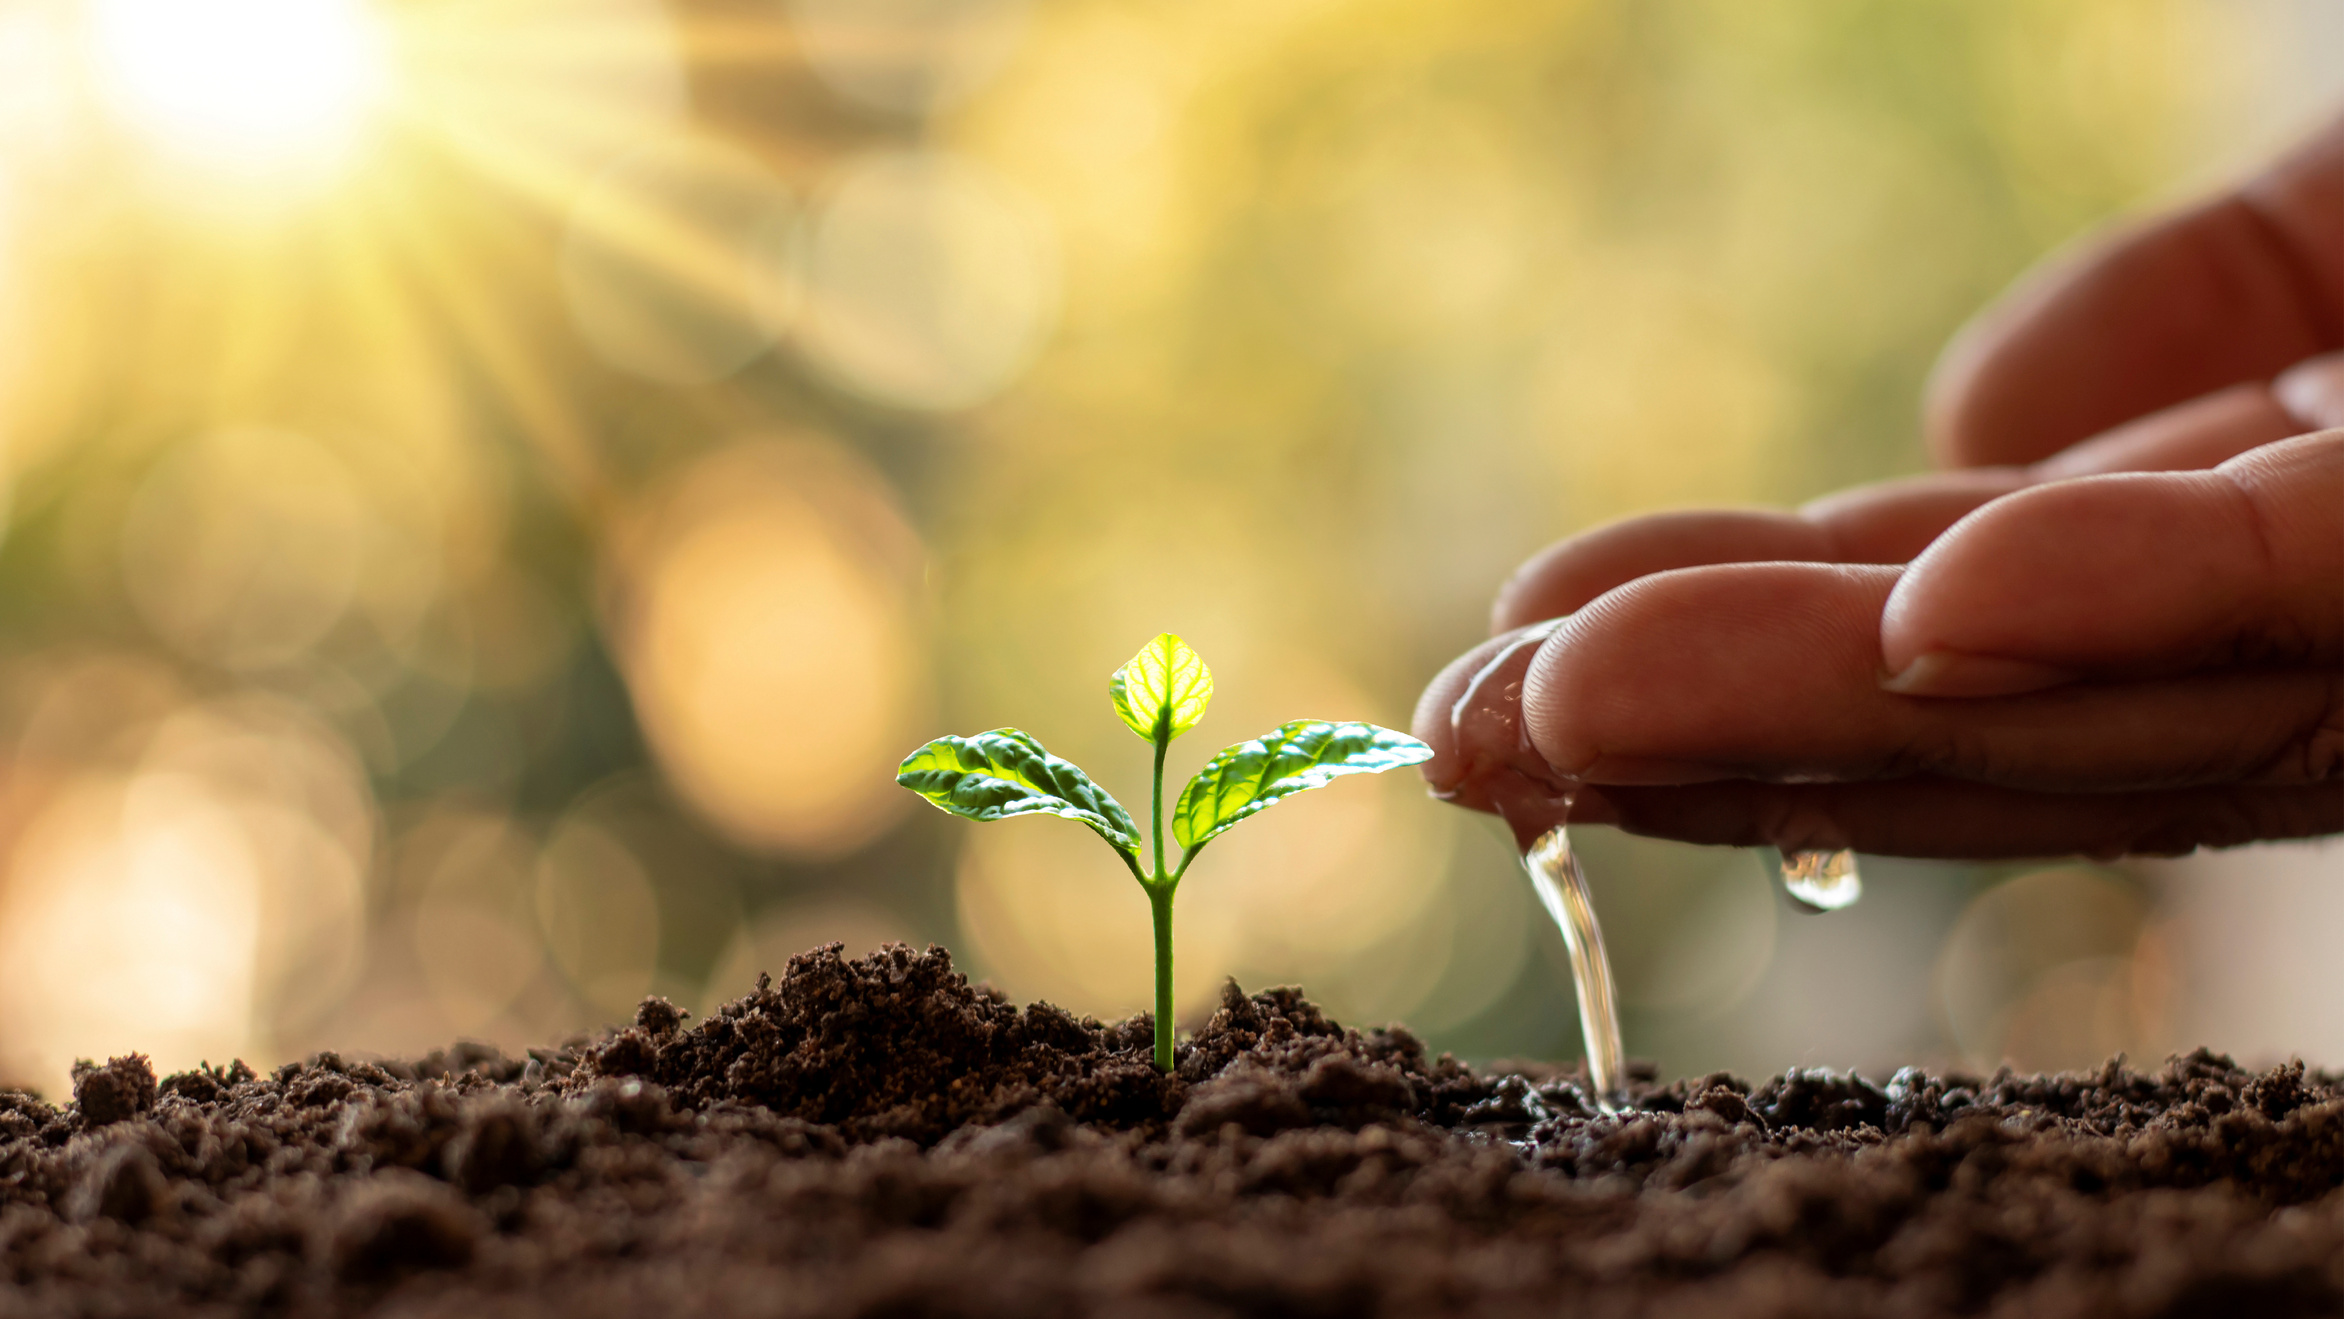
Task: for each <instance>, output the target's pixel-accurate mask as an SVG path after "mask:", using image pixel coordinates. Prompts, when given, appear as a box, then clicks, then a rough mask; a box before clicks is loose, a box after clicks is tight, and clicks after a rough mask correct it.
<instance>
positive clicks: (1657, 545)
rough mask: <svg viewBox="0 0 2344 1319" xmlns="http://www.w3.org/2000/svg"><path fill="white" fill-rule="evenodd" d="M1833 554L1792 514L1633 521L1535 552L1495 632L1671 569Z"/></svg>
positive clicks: (1501, 595) (1501, 609)
mask: <svg viewBox="0 0 2344 1319" xmlns="http://www.w3.org/2000/svg"><path fill="white" fill-rule="evenodd" d="M1830 557H1831V545H1830V541H1829V539H1828V537H1827V536H1826V535H1825V534H1824V533H1823V531H1822V530H1821V529H1819V528H1818V527H1817V526H1816V525H1815V524H1814V523H1812V522H1808V521H1805V520H1803V519H1801V518H1798V517H1794V516H1792V515H1791V514H1788V513H1779V512H1774V511H1772V510H1765V509H1698V510H1691V511H1686V512H1679V513H1655V514H1647V515H1645V516H1643V517H1634V518H1626V519H1623V520H1621V521H1618V522H1613V523H1609V524H1607V525H1605V526H1601V527H1597V528H1595V529H1594V530H1592V531H1586V532H1582V533H1580V534H1579V535H1576V536H1572V537H1570V538H1569V539H1567V540H1561V541H1557V542H1555V543H1554V544H1552V545H1549V546H1547V547H1546V548H1545V549H1543V550H1541V551H1539V552H1538V553H1537V554H1534V555H1532V556H1531V557H1530V558H1529V559H1528V560H1526V561H1525V562H1524V563H1523V564H1522V566H1521V567H1520V568H1517V569H1515V570H1514V575H1513V576H1512V577H1510V578H1508V579H1507V580H1506V584H1505V585H1504V586H1502V587H1499V588H1498V598H1497V602H1496V604H1494V605H1493V606H1492V607H1491V609H1490V630H1491V631H1493V632H1510V631H1512V630H1513V629H1515V628H1519V627H1527V626H1529V625H1530V624H1532V623H1536V622H1539V621H1540V620H1542V619H1549V618H1560V617H1562V616H1563V615H1564V614H1567V613H1570V612H1571V611H1572V610H1574V609H1577V608H1578V607H1580V606H1581V605H1584V604H1586V603H1587V602H1588V601H1590V600H1593V599H1594V598H1595V597H1597V596H1599V595H1602V594H1603V593H1604V592H1606V591H1608V590H1610V589H1612V588H1613V587H1615V586H1618V585H1620V584H1621V583H1622V582H1630V581H1634V580H1635V579H1636V578H1638V577H1643V576H1645V575H1647V574H1650V573H1656V572H1666V571H1668V570H1669V569H1671V568H1688V567H1693V566H1696V565H1699V564H1706V563H1754V562H1762V561H1765V560H1769V559H1828V558H1830Z"/></svg>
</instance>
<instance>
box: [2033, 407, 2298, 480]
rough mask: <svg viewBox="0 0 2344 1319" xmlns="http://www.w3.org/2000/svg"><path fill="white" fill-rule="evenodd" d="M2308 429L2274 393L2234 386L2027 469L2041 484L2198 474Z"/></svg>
mask: <svg viewBox="0 0 2344 1319" xmlns="http://www.w3.org/2000/svg"><path fill="white" fill-rule="evenodd" d="M2307 429H2316V428H2314V427H2307V426H2306V425H2305V423H2304V422H2302V421H2301V420H2299V419H2298V418H2296V417H2295V416H2293V415H2292V414H2291V413H2290V412H2289V411H2288V410H2287V409H2286V408H2283V407H2281V406H2280V405H2279V400H2278V398H2277V397H2275V395H2274V393H2273V391H2272V390H2270V389H2267V388H2265V387H2264V386H2262V385H2259V384H2254V385H2232V386H2231V387H2230V388H2228V389H2220V390H2216V391H2214V392H2213V393H2211V394H2208V395H2206V396H2204V397H2203V398H2194V399H2191V400H2189V401H2188V402H2186V403H2177V404H2175V405H2174V406H2172V407H2169V408H2166V409H2165V410H2163V411H2161V412H2152V413H2150V414H2149V415H2148V416H2145V417H2141V418H2138V419H2136V420H2133V421H2129V422H2126V423H2125V424H2124V425H2122V426H2119V427H2117V428H2116V429H2114V430H2112V431H2109V432H2107V433H2106V434H2104V435H2095V436H2093V437H2092V438H2091V439H2088V440H2085V441H2084V442H2082V443H2081V444H2077V445H2075V446H2073V447H2071V448H2067V449H2063V450H2061V451H2060V452H2058V453H2055V454H2053V455H2051V456H2050V457H2048V458H2045V459H2044V460H2043V461H2041V462H2039V463H2036V464H2035V465H2034V466H2033V467H2031V468H2029V469H2027V470H2028V472H2029V474H2030V475H2032V476H2033V477H2034V478H2035V480H2037V481H2060V480H2065V479H2067V478H2069V477H2075V476H2100V475H2105V474H2107V473H2109V472H2188V471H2196V470H2199V469H2202V468H2207V467H2218V466H2220V465H2221V464H2223V463H2226V462H2228V461H2230V460H2231V459H2232V458H2235V457H2237V456H2238V455H2240V454H2242V453H2245V452H2246V451H2247V450H2249V449H2253V448H2255V447H2257V446H2259V445H2264V444H2271V443H2275V442H2276V441H2279V440H2284V439H2286V438H2288V437H2289V436H2294V435H2301V434H2303V433H2304V431H2305V430H2307ZM1990 470H1997V471H1998V470H2002V469H1999V468H1996V469H1990Z"/></svg>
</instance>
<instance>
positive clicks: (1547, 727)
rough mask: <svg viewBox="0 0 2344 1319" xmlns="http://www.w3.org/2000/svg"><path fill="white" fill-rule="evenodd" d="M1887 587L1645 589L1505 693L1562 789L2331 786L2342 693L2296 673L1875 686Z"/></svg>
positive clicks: (1742, 568) (2319, 674)
mask: <svg viewBox="0 0 2344 1319" xmlns="http://www.w3.org/2000/svg"><path fill="white" fill-rule="evenodd" d="M1902 573H1903V570H1901V569H1897V568H1893V567H1870V566H1851V565H1819V564H1796V563H1761V564H1728V565H1721V566H1718V567H1712V568H1695V569H1685V570H1680V571H1677V572H1671V573H1662V574H1659V575H1657V576H1652V577H1646V578H1642V579H1640V580H1638V581H1636V582H1632V583H1630V584H1629V585H1627V586H1624V587H1621V588H1620V589H1618V590H1616V591H1613V592H1611V593H1609V594H1607V595H1605V596H1604V597H1602V598H1601V599H1599V600H1597V601H1596V602H1595V603H1593V604H1591V605H1589V606H1588V607H1586V608H1584V609H1582V610H1580V611H1579V612H1578V613H1576V614H1574V615H1572V616H1571V617H1570V618H1569V619H1567V620H1564V621H1563V622H1562V623H1561V624H1560V626H1558V627H1557V629H1556V631H1555V634H1554V635H1553V636H1552V637H1551V638H1549V639H1548V640H1547V641H1546V643H1545V644H1544V645H1543V646H1542V647H1541V648H1540V649H1539V651H1538V653H1537V657H1536V658H1535V659H1534V660H1533V661H1532V663H1531V665H1530V669H1529V672H1528V674H1527V675H1526V677H1525V680H1524V683H1523V689H1522V706H1523V722H1524V726H1525V727H1526V728H1527V729H1528V732H1529V737H1530V741H1531V743H1532V745H1533V746H1534V747H1535V748H1536V749H1537V751H1538V753H1539V755H1540V756H1541V757H1542V758H1543V759H1544V761H1545V762H1546V763H1547V764H1548V765H1549V766H1551V767H1552V771H1553V773H1554V774H1555V775H1556V776H1558V777H1559V778H1560V779H1562V780H1565V781H1578V782H1584V783H1590V784H1597V785H1610V784H1678V783H1694V782H1705V781H1713V780H1718V779H1729V778H1753V779H1761V780H1768V781H1776V782H1788V781H1800V780H1807V781H1852V780H1861V779H1873V778H1899V777H1908V776H1913V775H1920V774H1934V775H1941V776H1945V777H1950V778H1960V779H1968V780H1972V781H1977V782H1988V783H1999V784H2002V785H2004V786H2007V787H2016V788H2025V789H2030V790H2035V791H2076V792H2105V791H2117V790H2149V789H2160V788H2172V787H2186V786H2191V785H2195V784H2204V783H2218V782H2227V781H2236V780H2254V781H2261V780H2269V781H2273V782H2290V781H2305V780H2307V779H2317V778H2320V777H2322V776H2326V775H2333V774H2335V773H2337V772H2338V766H2337V765H2336V764H2335V763H2334V762H2335V760H2336V758H2337V755H2338V752H2339V747H2338V738H2339V734H2338V732H2337V731H2336V730H2337V729H2338V728H2339V727H2344V714H2340V713H2339V711H2338V710H2337V702H2338V700H2339V688H2340V687H2344V676H2340V675H2338V674H2336V673H2334V672H2328V671H2318V670H2305V671H2288V672H2278V673H2244V672H2242V673H2231V674H2214V675H2205V676H2195V677H2190V678H2181V679H2160V680H2153V681H2143V682H2132V683H2109V684H2100V683H2081V684H2076V685H2072V686H2068V687H2063V688H2058V689H2055V690H2051V691H2046V692H2040V693H2036V694H2033V695H2027V696H2015V697H1997V698H1985V699H1979V700H1971V701H1944V700H1933V699H1923V698H1915V697H1910V696H1904V695H1900V694H1897V693H1894V692H1890V691H1885V690H1883V689H1882V688H1881V686H1880V680H1879V678H1880V666H1881V652H1880V640H1879V622H1878V620H1879V618H1880V615H1881V610H1882V608H1883V607H1884V606H1885V605H1886V603H1887V601H1888V599H1889V596H1890V594H1891V592H1892V591H1893V590H1894V589H1895V588H1896V584H1897V580H1898V578H1899V577H1900V576H1901V575H1902Z"/></svg>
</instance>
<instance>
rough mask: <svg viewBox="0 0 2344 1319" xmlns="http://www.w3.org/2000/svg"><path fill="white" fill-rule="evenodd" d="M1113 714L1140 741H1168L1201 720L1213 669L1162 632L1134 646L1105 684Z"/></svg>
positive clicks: (1210, 697) (1210, 694) (1209, 700)
mask: <svg viewBox="0 0 2344 1319" xmlns="http://www.w3.org/2000/svg"><path fill="white" fill-rule="evenodd" d="M1107 694H1108V695H1109V696H1112V697H1114V698H1115V713H1117V714H1119V715H1121V716H1123V722H1124V724H1125V725H1126V726H1128V727H1129V728H1130V729H1131V731H1132V732H1134V733H1137V734H1139V735H1140V738H1141V739H1142V740H1144V741H1148V742H1154V741H1157V740H1159V739H1161V740H1163V741H1166V742H1169V741H1171V740H1172V739H1173V738H1176V737H1178V736H1180V735H1181V734H1182V733H1185V732H1187V731H1188V730H1189V729H1191V728H1194V727H1196V725H1197V721H1198V720H1200V719H1203V718H1204V717H1205V707H1206V706H1208V705H1210V704H1212V701H1213V671H1212V670H1211V669H1208V668H1206V667H1205V662H1204V658H1203V657H1202V656H1200V655H1198V654H1197V653H1196V652H1195V651H1193V650H1190V649H1189V648H1188V643H1187V642H1185V641H1182V640H1181V639H1180V638H1178V637H1176V636H1173V635H1172V634H1171V633H1169V632H1166V633H1162V634H1161V635H1159V636H1158V637H1157V638H1156V639H1155V640H1154V641H1151V642H1149V643H1148V644H1147V645H1145V646H1142V647H1141V648H1140V652H1139V653H1138V654H1137V655H1134V656H1132V657H1131V662H1130V663H1128V664H1126V665H1124V666H1123V667H1122V668H1120V669H1117V670H1115V676H1114V677H1112V678H1110V679H1108V680H1107Z"/></svg>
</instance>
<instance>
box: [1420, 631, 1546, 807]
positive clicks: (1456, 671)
mask: <svg viewBox="0 0 2344 1319" xmlns="http://www.w3.org/2000/svg"><path fill="white" fill-rule="evenodd" d="M1550 630H1551V629H1549V628H1546V627H1532V628H1519V629H1516V630H1514V631H1512V632H1509V633H1506V634H1504V635H1502V636H1496V637H1492V638H1490V639H1489V640H1488V641H1485V642H1483V643H1482V644H1480V645H1478V646H1475V647H1474V648H1473V649H1471V650H1469V651H1467V652H1465V653H1464V654H1463V655H1460V656H1458V657H1457V658H1456V659H1455V660H1454V661H1452V662H1451V663H1450V664H1449V666H1448V667H1447V668H1445V669H1442V670H1441V672H1440V674H1439V676H1437V677H1435V678H1434V679H1433V680H1432V682H1431V683H1429V684H1428V685H1426V687H1425V689H1424V695H1423V696H1421V697H1419V698H1418V699H1417V703H1416V715H1415V718H1414V720H1413V721H1412V723H1413V726H1414V730H1415V733H1416V738H1417V740H1418V741H1420V742H1423V743H1424V744H1425V745H1426V746H1429V747H1431V748H1432V758H1431V759H1430V760H1427V761H1425V762H1424V764H1423V766H1422V773H1423V774H1424V777H1425V781H1426V782H1427V783H1429V784H1430V785H1431V786H1432V789H1433V791H1434V793H1435V794H1436V795H1439V796H1441V797H1444V798H1446V799H1448V800H1450V801H1453V802H1456V803H1457V804H1458V805H1461V806H1467V807H1470V808H1472V809H1474V810H1482V811H1488V810H1495V809H1497V807H1498V805H1499V795H1500V794H1502V793H1503V792H1504V791H1505V790H1506V789H1507V788H1508V787H1510V786H1512V785H1511V784H1509V783H1505V782H1498V783H1496V784H1495V785H1494V788H1493V778H1494V777H1495V776H1496V775H1498V774H1499V773H1500V772H1501V771H1507V770H1511V771H1516V772H1518V773H1521V774H1523V775H1527V776H1529V777H1530V778H1532V779H1536V780H1544V779H1547V778H1551V777H1552V776H1551V775H1549V774H1548V773H1547V772H1546V766H1545V763H1544V762H1542V761H1540V760H1539V759H1538V756H1537V753H1536V752H1534V751H1532V750H1531V748H1530V743H1529V739H1528V737H1527V736H1526V735H1525V734H1524V733H1523V731H1522V714H1521V684H1522V675H1523V673H1524V672H1525V671H1526V670H1527V669H1528V668H1529V666H1530V659H1531V655H1532V652H1533V651H1534V649H1535V648H1536V646H1537V644H1538V643H1539V642H1540V641H1542V640H1543V639H1544V638H1545V637H1546V635H1547V633H1548V631H1550Z"/></svg>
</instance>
